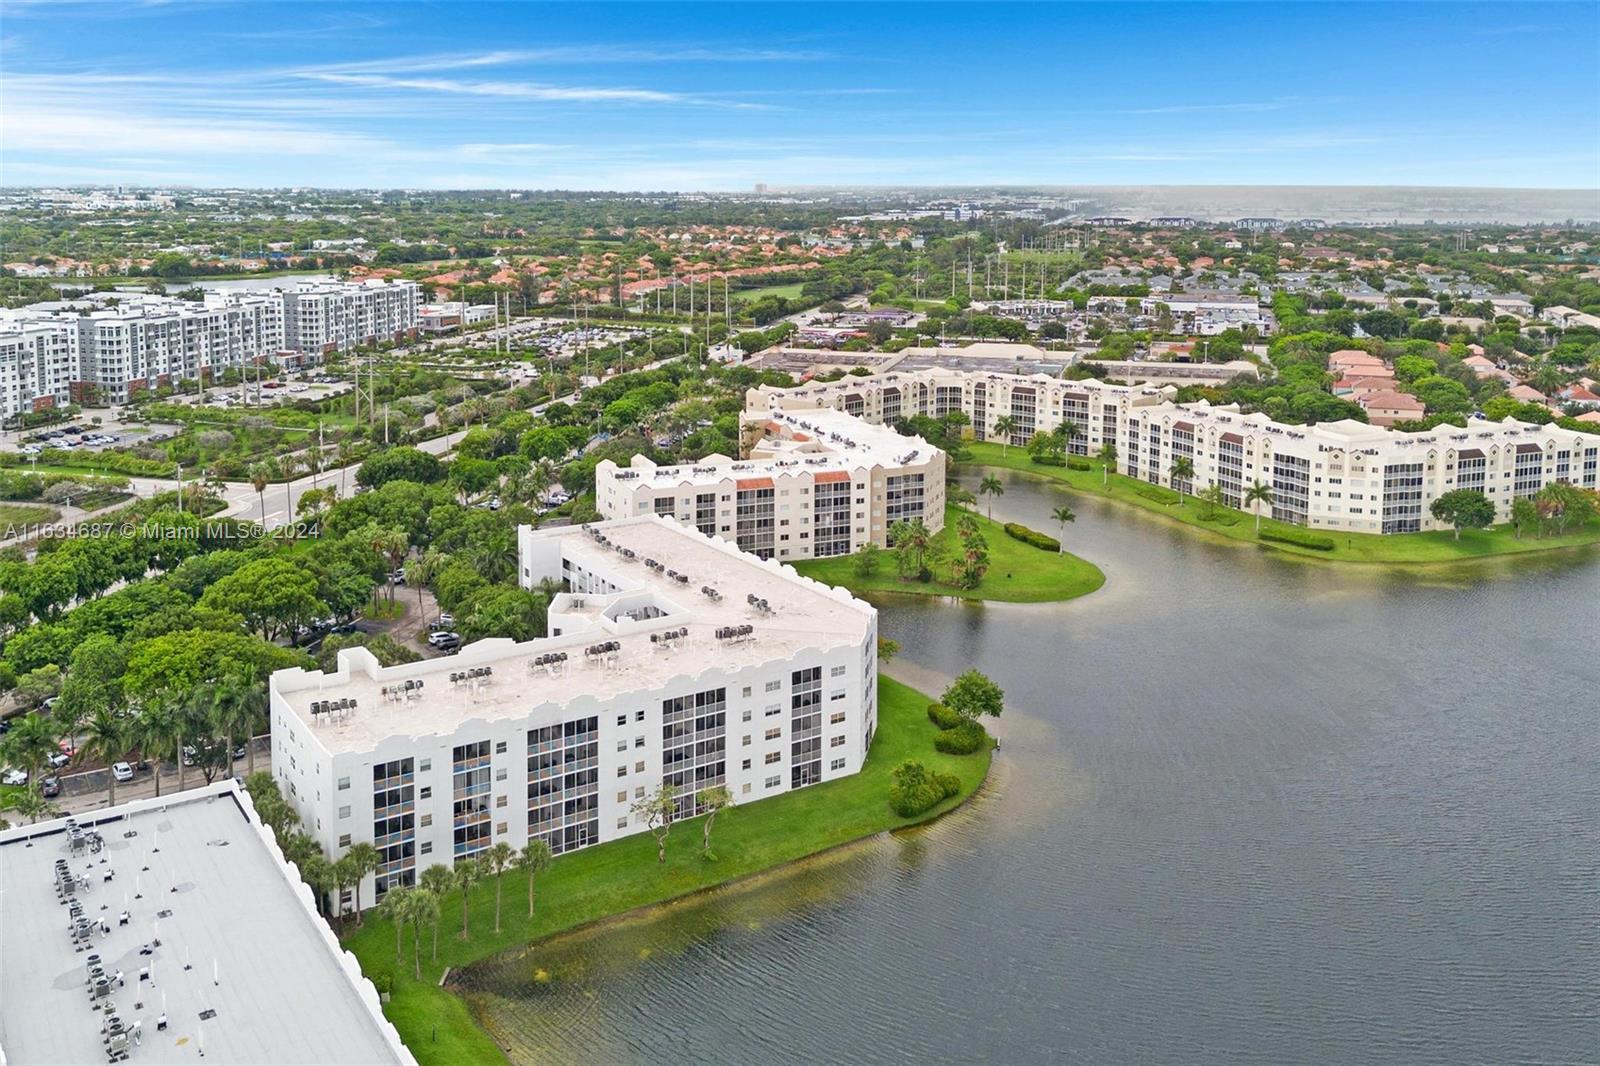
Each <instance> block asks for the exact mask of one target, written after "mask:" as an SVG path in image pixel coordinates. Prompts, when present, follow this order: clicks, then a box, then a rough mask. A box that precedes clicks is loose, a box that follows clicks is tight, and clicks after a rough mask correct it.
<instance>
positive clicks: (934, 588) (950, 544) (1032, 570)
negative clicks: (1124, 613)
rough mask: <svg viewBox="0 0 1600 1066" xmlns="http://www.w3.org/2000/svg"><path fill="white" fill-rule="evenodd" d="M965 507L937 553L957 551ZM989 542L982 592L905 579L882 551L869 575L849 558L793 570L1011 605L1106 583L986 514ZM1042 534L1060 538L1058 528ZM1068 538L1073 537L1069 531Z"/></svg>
mask: <svg viewBox="0 0 1600 1066" xmlns="http://www.w3.org/2000/svg"><path fill="white" fill-rule="evenodd" d="M961 514H962V511H961V509H960V508H957V507H946V508H945V515H944V528H943V529H941V530H940V531H939V532H938V533H937V534H935V535H934V538H933V547H934V552H933V555H934V556H935V557H938V556H942V555H948V554H950V553H951V552H953V551H954V550H955V545H956V534H955V528H954V527H955V523H956V519H957V518H958V517H959V516H960V515H961ZM974 517H975V518H977V520H978V526H979V528H980V529H981V530H982V532H983V537H984V540H986V541H988V543H989V572H988V573H987V574H985V575H984V577H983V580H982V581H981V582H979V583H978V587H977V588H972V589H964V588H958V587H957V586H955V585H952V584H950V583H949V582H948V581H944V580H934V581H928V582H921V581H907V580H903V579H902V578H901V577H900V575H899V574H898V573H896V572H895V560H894V552H893V551H892V550H889V551H884V552H882V553H881V558H880V560H879V565H878V572H877V573H875V574H873V575H872V576H870V577H863V576H861V575H860V574H858V573H856V569H855V560H854V559H853V558H852V557H851V556H848V555H845V556H840V557H838V558H835V559H807V560H804V561H801V562H798V563H795V564H794V568H795V569H796V570H798V571H799V572H800V573H802V574H804V575H806V576H807V577H814V578H816V579H817V580H818V581H826V582H827V583H828V584H830V585H843V586H844V587H845V588H847V589H849V590H850V591H851V592H856V593H861V592H906V593H911V594H913V595H918V596H955V597H958V598H960V599H964V600H1002V601H1007V602H1011V603H1042V602H1045V601H1050V600H1070V599H1074V598H1076V597H1078V596H1084V595H1087V594H1088V593H1091V592H1093V591H1094V590H1095V589H1097V588H1099V587H1100V586H1101V585H1103V584H1105V581H1106V575H1105V574H1103V573H1101V572H1100V568H1099V567H1097V566H1095V565H1094V564H1093V563H1090V562H1085V561H1084V560H1083V559H1080V558H1078V557H1077V556H1076V555H1073V554H1071V553H1070V552H1060V553H1058V552H1048V551H1044V550H1043V549H1040V548H1035V547H1033V546H1032V545H1031V544H1024V543H1022V541H1020V540H1014V539H1012V538H1011V537H1009V536H1007V535H1006V531H1005V529H1004V528H1002V527H1001V525H1000V523H998V522H991V521H990V520H989V519H987V518H985V517H984V516H983V514H982V513H981V512H980V513H977V514H975V515H974ZM1039 532H1041V533H1048V534H1050V535H1051V536H1056V534H1057V532H1058V531H1057V530H1053V529H1042V530H1040V531H1039ZM1068 535H1069V536H1070V535H1071V533H1070V527H1069V532H1068ZM935 573H936V576H937V577H940V578H942V577H944V576H946V575H947V574H948V567H937V568H936V569H935Z"/></svg>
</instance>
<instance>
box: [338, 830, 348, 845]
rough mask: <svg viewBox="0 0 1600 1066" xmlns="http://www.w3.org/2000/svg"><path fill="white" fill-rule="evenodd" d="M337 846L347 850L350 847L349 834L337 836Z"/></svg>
mask: <svg viewBox="0 0 1600 1066" xmlns="http://www.w3.org/2000/svg"><path fill="white" fill-rule="evenodd" d="M339 846H340V847H341V848H348V847H349V846H350V834H349V833H340V834H339Z"/></svg>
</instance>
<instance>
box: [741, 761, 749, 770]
mask: <svg viewBox="0 0 1600 1066" xmlns="http://www.w3.org/2000/svg"><path fill="white" fill-rule="evenodd" d="M739 768H740V769H741V770H748V769H750V760H749V759H746V760H744V761H743V762H742V763H740V764H739Z"/></svg>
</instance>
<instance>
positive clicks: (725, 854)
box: [345, 678, 991, 1066]
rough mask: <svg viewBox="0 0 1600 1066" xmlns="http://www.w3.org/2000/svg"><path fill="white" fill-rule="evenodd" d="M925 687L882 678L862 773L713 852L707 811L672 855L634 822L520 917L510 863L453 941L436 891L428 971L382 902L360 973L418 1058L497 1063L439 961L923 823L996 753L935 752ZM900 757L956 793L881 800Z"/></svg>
mask: <svg viewBox="0 0 1600 1066" xmlns="http://www.w3.org/2000/svg"><path fill="white" fill-rule="evenodd" d="M930 702H932V701H931V700H930V698H929V697H928V696H926V695H923V694H922V693H920V692H917V691H916V690H914V689H912V688H909V687H908V686H906V685H902V684H900V683H898V682H896V681H892V680H889V679H888V678H881V679H880V680H879V683H878V731H877V734H876V736H875V737H874V739H873V744H872V750H871V751H870V752H869V753H868V755H867V763H866V766H865V767H863V768H862V770H861V772H860V773H859V774H856V775H854V776H853V777H847V778H843V779H841V780H837V781H829V782H826V783H824V784H820V785H814V786H812V787H810V788H806V789H801V790H800V791H798V792H791V793H786V794H784V795H781V796H775V797H773V798H771V799H767V800H761V801H759V802H756V803H751V804H749V805H748V806H736V807H733V808H731V809H729V810H727V811H725V812H723V813H722V814H721V815H719V816H718V817H717V821H716V826H715V830H714V833H713V836H712V851H713V852H714V853H715V855H716V858H715V859H714V860H710V861H708V860H705V859H702V858H701V857H700V830H701V825H700V823H701V821H702V819H699V818H697V819H694V820H692V821H688V822H681V823H678V824H677V825H675V826H674V827H673V829H672V833H671V836H670V838H669V840H668V845H667V862H666V864H665V865H661V864H659V863H657V861H656V850H655V840H654V839H653V838H652V837H651V835H650V834H649V833H640V834H638V835H636V836H631V837H628V838H626V839H624V840H618V841H613V842H611V843H608V844H600V845H597V846H595V847H592V848H586V849H584V850H582V851H576V852H573V853H571V854H569V855H564V856H561V857H560V858H558V859H556V860H555V862H554V863H553V864H551V866H550V869H549V870H547V871H545V872H544V873H542V874H540V875H539V877H538V880H537V882H536V883H535V884H536V889H537V892H538V898H537V903H536V906H535V909H534V915H533V917H532V918H531V919H530V918H529V917H528V908H527V898H528V880H527V876H526V875H525V874H523V873H521V872H519V871H515V870H513V871H509V872H507V873H506V874H505V876H504V881H503V883H502V890H503V904H502V928H501V932H500V933H499V934H496V933H495V932H494V911H495V884H494V879H493V878H488V879H486V880H484V881H482V882H480V883H478V884H477V885H476V886H475V887H474V888H473V889H472V892H471V896H470V903H469V907H470V912H471V921H470V928H471V936H470V937H469V938H468V939H465V940H463V939H461V938H460V936H459V933H460V931H461V894H460V892H459V891H457V890H452V891H450V892H448V893H446V894H445V896H444V898H443V900H442V901H441V917H440V930H439V958H438V961H437V962H434V961H432V960H431V959H430V952H431V948H432V929H431V927H424V929H423V932H422V945H421V949H422V979H421V980H420V981H418V980H414V979H413V977H412V971H411V967H412V934H411V932H410V931H409V929H408V931H407V932H406V934H405V941H404V950H403V955H404V961H403V962H402V963H401V965H399V966H396V964H395V929H394V925H393V924H392V923H391V922H389V921H388V919H386V918H385V917H383V916H382V915H381V914H380V913H379V912H377V911H371V912H368V914H367V915H366V917H365V924H364V926H362V927H361V928H355V927H353V926H352V927H351V928H350V929H349V935H348V936H347V938H346V941H345V946H346V947H348V948H349V949H350V950H351V951H352V952H354V953H355V955H356V957H357V958H358V959H360V960H361V968H362V971H363V972H364V973H366V975H367V976H368V977H370V978H372V979H373V980H374V981H375V982H376V983H377V984H378V986H379V987H380V988H387V989H390V990H391V998H390V1001H389V1003H388V1004H387V1005H386V1006H385V1008H384V1013H385V1014H386V1015H388V1017H389V1019H390V1020H391V1021H393V1022H394V1024H395V1027H396V1028H398V1029H399V1030H400V1035H401V1037H402V1038H403V1039H404V1040H405V1042H406V1046H407V1047H409V1048H410V1049H411V1051H412V1052H413V1053H414V1054H415V1055H416V1056H417V1059H418V1061H419V1062H422V1063H424V1064H439V1066H443V1064H447V1063H448V1064H452V1066H454V1064H456V1063H473V1062H496V1061H500V1060H501V1059H502V1055H501V1052H500V1049H499V1048H497V1047H496V1046H495V1043H494V1041H493V1040H492V1039H490V1037H489V1035H488V1034H487V1033H485V1032H484V1031H483V1030H482V1029H481V1028H479V1026H478V1025H477V1023H476V1022H475V1021H474V1019H473V1017H472V1014H471V1011H470V1010H469V1009H468V1007H467V1004H466V1003H465V1002H464V1001H463V1000H462V999H461V998H460V997H458V996H456V995H455V994H454V993H452V992H450V991H448V990H447V989H445V988H442V987H440V985H439V981H440V978H441V976H442V974H443V972H444V970H445V969H446V968H447V967H449V968H455V967H461V966H465V965H468V964H470V963H473V962H476V961H478V960H480V959H484V958H488V957H489V956H491V955H494V954H496V953H498V952H502V951H505V950H508V949H510V948H516V947H520V946H522V945H524V944H527V943H529V942H530V941H534V940H538V939H540V938H542V937H547V936H550V935H552V934H555V933H560V932H565V931H567V930H570V929H573V928H576V927H578V926H582V925H587V924H589V923H592V922H596V921H599V920H601V919H604V918H609V917H612V916H614V915H618V914H623V913H626V912H628V911H631V910H634V909H636V908H640V907H647V906H649V905H651V904H655V903H661V902H663V901H666V900H670V899H674V898H676V897H679V896H684V895H687V894H689V893H692V892H696V891H699V890H701V889H706V888H711V887H714V886H716V885H721V884H725V883H727V882H730V881H734V880H737V879H738V878H741V877H746V876H749V875H751V874H756V873H760V872H762V871H764V870H770V869H772V868H773V867H776V866H780V865H782V864H784V863H787V862H792V861H794V860H796V859H801V858H804V857H806V856H808V855H814V854H816V853H818V852H821V851H825V850H827V849H828V848H832V847H837V846H838V845H841V844H847V843H849V842H850V841H853V840H859V839H861V838H863V837H868V836H872V835H873V834H876V833H881V832H884V831H885V830H890V829H900V828H903V827H905V826H909V825H915V824H917V823H920V822H925V821H930V820H932V819H933V818H936V817H938V816H939V815H941V814H944V813H946V812H948V811H950V810H951V809H953V808H954V807H957V806H959V805H960V804H961V803H963V802H965V801H966V800H967V798H968V797H970V796H971V795H972V794H973V793H974V792H976V791H977V789H978V786H979V785H981V784H982V783H983V780H984V777H985V776H986V775H987V774H988V772H989V760H990V756H991V752H990V750H989V749H988V748H985V749H983V750H981V751H979V752H977V753H975V754H972V755H946V754H942V753H940V752H938V751H936V750H935V749H934V744H933V741H934V737H935V736H936V735H937V734H938V732H939V730H938V728H937V727H936V726H935V725H934V724H933V723H932V722H931V721H929V719H928V713H927V708H928V704H929V703H930ZM906 759H917V760H919V761H920V762H922V763H923V764H924V765H925V766H926V767H927V768H928V769H929V770H930V771H937V772H940V773H948V774H954V775H955V776H956V777H957V778H958V779H959V781H960V791H959V792H957V794H956V795H955V796H953V797H951V798H950V799H948V800H945V801H944V802H943V803H941V804H939V805H938V806H936V807H934V808H933V809H931V810H929V811H927V812H925V813H923V814H921V815H918V816H916V817H913V818H902V817H900V816H898V815H896V814H895V813H894V811H892V810H891V809H890V808H889V802H888V796H889V787H890V784H891V778H890V772H891V771H892V770H893V769H894V767H895V766H897V765H899V764H900V763H901V762H902V761H904V760H906Z"/></svg>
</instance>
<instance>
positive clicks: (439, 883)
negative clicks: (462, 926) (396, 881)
mask: <svg viewBox="0 0 1600 1066" xmlns="http://www.w3.org/2000/svg"><path fill="white" fill-rule="evenodd" d="M455 883H456V875H455V874H454V873H452V872H451V870H450V867H448V866H445V865H444V864H443V863H437V862H436V863H434V864H433V865H432V866H430V867H428V868H427V869H426V870H424V871H422V873H421V874H419V875H418V876H417V886H418V887H419V888H421V889H422V890H423V891H424V892H427V893H430V894H431V895H432V896H433V897H434V899H435V900H438V901H440V902H443V900H444V894H445V893H446V892H448V891H450V889H451V888H453V887H455ZM433 961H434V962H438V961H439V922H438V920H437V919H435V920H434V923H433Z"/></svg>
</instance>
